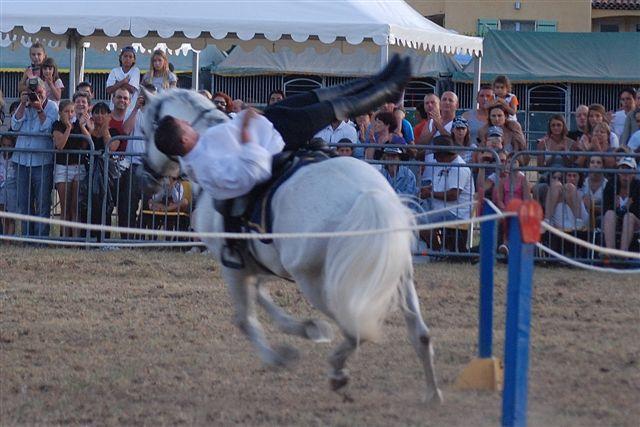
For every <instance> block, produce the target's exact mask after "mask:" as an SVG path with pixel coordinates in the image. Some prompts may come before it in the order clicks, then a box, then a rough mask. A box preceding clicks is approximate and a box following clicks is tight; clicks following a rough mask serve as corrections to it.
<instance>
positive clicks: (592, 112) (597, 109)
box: [579, 104, 620, 164]
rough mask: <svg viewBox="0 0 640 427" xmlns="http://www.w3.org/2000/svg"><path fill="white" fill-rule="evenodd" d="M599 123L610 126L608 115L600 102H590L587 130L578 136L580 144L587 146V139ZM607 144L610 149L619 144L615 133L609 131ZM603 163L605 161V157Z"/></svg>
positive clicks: (591, 135)
mask: <svg viewBox="0 0 640 427" xmlns="http://www.w3.org/2000/svg"><path fill="white" fill-rule="evenodd" d="M600 123H606V124H607V127H609V129H610V128H611V124H610V123H609V119H608V115H607V112H606V110H605V109H604V106H602V105H601V104H591V105H589V113H588V114H587V132H586V133H585V134H584V135H582V137H581V138H580V141H579V143H580V146H581V147H587V146H589V139H590V138H592V137H593V131H594V130H595V127H596V125H598V124H600ZM608 146H609V147H611V148H612V149H615V148H618V147H619V146H620V144H619V142H618V137H617V136H616V134H615V133H613V132H611V131H610V132H609V143H608ZM605 164H607V161H606V159H605Z"/></svg>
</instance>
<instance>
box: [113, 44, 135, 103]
mask: <svg viewBox="0 0 640 427" xmlns="http://www.w3.org/2000/svg"><path fill="white" fill-rule="evenodd" d="M119 61H120V66H119V67H116V68H114V69H112V70H111V72H110V73H109V77H107V88H106V91H107V95H109V96H112V97H113V96H114V95H115V93H116V91H117V90H118V89H126V90H127V91H128V92H129V98H130V101H131V103H132V104H134V105H135V102H136V99H137V98H138V92H139V89H140V69H139V68H138V67H136V51H135V50H134V49H133V47H131V46H125V47H123V48H122V51H121V52H120V58H119ZM111 108H113V109H114V111H115V108H116V107H115V102H114V101H113V100H112V101H111Z"/></svg>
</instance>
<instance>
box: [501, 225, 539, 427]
mask: <svg viewBox="0 0 640 427" xmlns="http://www.w3.org/2000/svg"><path fill="white" fill-rule="evenodd" d="M533 249H534V245H532V244H525V243H523V242H522V240H521V234H520V222H519V219H518V218H515V217H512V218H509V277H508V279H509V283H508V287H507V316H506V330H505V341H504V354H505V356H504V365H505V366H504V392H503V394H502V425H503V426H508V427H511V426H518V427H524V426H526V425H527V386H528V384H527V378H528V370H529V335H530V327H531V281H532V277H533Z"/></svg>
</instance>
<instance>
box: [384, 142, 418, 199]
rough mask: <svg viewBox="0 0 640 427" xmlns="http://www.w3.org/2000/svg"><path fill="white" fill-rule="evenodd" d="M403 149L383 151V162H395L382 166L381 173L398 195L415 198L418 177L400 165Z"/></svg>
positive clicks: (386, 149)
mask: <svg viewBox="0 0 640 427" xmlns="http://www.w3.org/2000/svg"><path fill="white" fill-rule="evenodd" d="M401 155H402V149H401V148H394V147H387V148H385V149H384V150H383V154H382V160H386V161H389V162H395V163H392V164H385V165H381V166H382V168H381V169H380V172H382V175H383V176H384V177H385V178H386V179H387V181H388V182H389V184H390V185H391V187H392V188H393V189H394V190H395V192H396V193H398V194H406V195H409V196H415V195H416V194H417V193H418V188H417V187H416V176H415V175H414V174H413V172H411V170H410V169H409V168H408V167H406V166H403V165H401V164H400V156H401Z"/></svg>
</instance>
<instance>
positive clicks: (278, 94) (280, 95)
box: [267, 89, 284, 105]
mask: <svg viewBox="0 0 640 427" xmlns="http://www.w3.org/2000/svg"><path fill="white" fill-rule="evenodd" d="M283 99H284V91H282V90H280V89H274V90H272V91H271V92H269V99H268V101H267V105H272V104H275V103H276V102H280V101H282V100H283Z"/></svg>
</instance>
